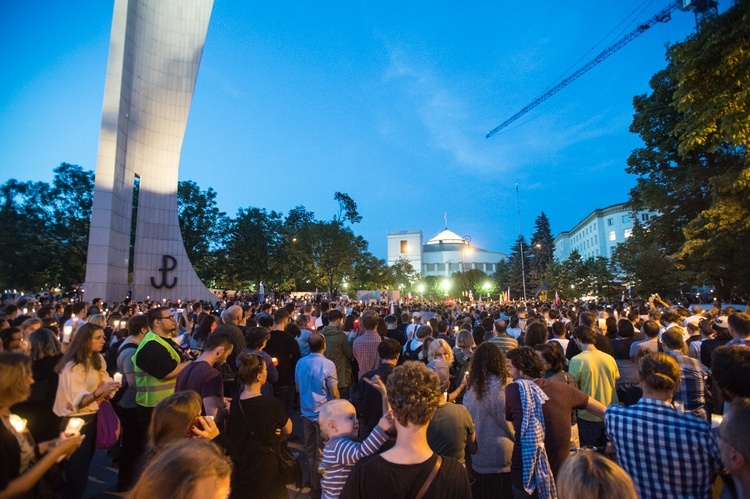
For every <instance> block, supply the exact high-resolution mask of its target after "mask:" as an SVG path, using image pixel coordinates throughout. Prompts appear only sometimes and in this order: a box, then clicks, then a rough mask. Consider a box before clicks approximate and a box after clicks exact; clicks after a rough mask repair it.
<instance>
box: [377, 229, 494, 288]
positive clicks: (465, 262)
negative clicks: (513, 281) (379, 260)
mask: <svg viewBox="0 0 750 499" xmlns="http://www.w3.org/2000/svg"><path fill="white" fill-rule="evenodd" d="M400 258H405V259H407V260H409V262H410V263H411V264H412V267H414V270H416V271H418V272H420V273H421V274H422V276H445V277H448V276H450V275H452V274H453V273H454V272H462V271H468V270H471V269H477V270H481V271H483V272H484V273H486V274H492V273H493V272H495V270H497V264H498V263H500V261H501V260H507V259H508V255H506V254H505V253H500V252H498V251H488V250H484V249H482V248H478V247H476V246H473V245H472V244H471V242H470V240H469V239H468V238H463V237H461V236H459V235H458V234H456V233H455V232H451V231H450V230H448V229H445V230H443V231H441V232H439V233H438V234H436V235H435V236H434V237H433V238H431V239H430V240H429V241H427V242H426V243H423V237H422V231H420V230H404V231H399V232H389V233H388V265H393V264H395V263H396V262H397V261H398V260H399V259H400Z"/></svg>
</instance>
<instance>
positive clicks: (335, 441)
mask: <svg viewBox="0 0 750 499" xmlns="http://www.w3.org/2000/svg"><path fill="white" fill-rule="evenodd" d="M386 440H388V435H386V434H385V431H383V429H382V428H381V427H380V425H378V426H376V427H375V428H374V429H373V430H372V433H370V436H368V437H367V438H366V439H365V440H364V442H362V443H357V442H355V441H354V440H351V439H349V438H346V437H334V438H332V439H330V440H329V441H328V442H326V446H325V447H324V448H323V460H322V461H321V462H320V469H319V471H320V474H321V475H323V478H322V479H321V480H320V487H321V489H322V492H323V495H322V498H323V499H336V498H338V497H339V495H340V494H341V490H342V489H343V488H344V484H345V483H346V479H347V478H349V473H351V471H352V468H354V465H355V464H357V461H359V460H360V459H362V458H363V457H366V456H371V455H372V454H375V452H377V450H378V449H380V447H381V446H382V445H383V444H384V443H385V441H386Z"/></svg>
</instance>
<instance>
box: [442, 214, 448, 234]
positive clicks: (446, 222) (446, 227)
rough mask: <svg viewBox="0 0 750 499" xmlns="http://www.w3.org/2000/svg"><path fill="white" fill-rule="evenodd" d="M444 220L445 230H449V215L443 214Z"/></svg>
mask: <svg viewBox="0 0 750 499" xmlns="http://www.w3.org/2000/svg"><path fill="white" fill-rule="evenodd" d="M443 219H444V220H445V230H448V213H447V212H445V213H443Z"/></svg>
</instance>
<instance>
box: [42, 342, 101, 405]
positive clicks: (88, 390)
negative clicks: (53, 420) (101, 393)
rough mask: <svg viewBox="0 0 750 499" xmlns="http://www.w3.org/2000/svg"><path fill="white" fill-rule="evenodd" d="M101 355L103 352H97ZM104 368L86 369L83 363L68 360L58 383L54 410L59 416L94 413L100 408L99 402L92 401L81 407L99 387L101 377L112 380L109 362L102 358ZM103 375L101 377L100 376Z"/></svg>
mask: <svg viewBox="0 0 750 499" xmlns="http://www.w3.org/2000/svg"><path fill="white" fill-rule="evenodd" d="M97 355H99V356H100V357H101V354H97ZM101 361H102V369H101V370H100V371H97V370H95V369H89V370H88V371H87V370H85V369H84V367H83V365H82V364H74V363H73V362H68V363H67V364H66V365H65V367H64V368H63V370H62V371H61V372H60V381H59V383H58V385H57V396H56V397H55V405H54V406H53V407H52V411H53V412H54V413H55V414H57V415H58V416H72V415H76V416H77V415H82V414H93V413H95V412H97V411H98V410H99V404H97V403H96V402H92V403H91V404H89V405H87V406H86V407H79V406H80V404H81V400H83V398H84V397H86V396H87V395H91V394H92V393H94V391H96V389H97V388H98V387H99V384H100V379H101V380H103V381H105V382H106V381H112V378H110V377H109V374H107V369H106V366H107V363H106V362H104V357H102V358H101ZM100 376H101V377H100Z"/></svg>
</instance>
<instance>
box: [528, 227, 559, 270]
mask: <svg viewBox="0 0 750 499" xmlns="http://www.w3.org/2000/svg"><path fill="white" fill-rule="evenodd" d="M554 251H555V238H554V237H553V236H552V229H551V228H550V223H549V218H547V215H545V214H544V212H542V213H541V214H540V215H539V216H538V217H536V221H535V222H534V234H532V236H531V253H532V255H531V258H530V260H531V262H530V268H531V271H532V272H533V273H534V274H535V276H536V280H537V281H538V282H543V278H542V276H543V275H544V271H545V270H547V266H548V265H549V264H550V263H552V261H553V258H554Z"/></svg>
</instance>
